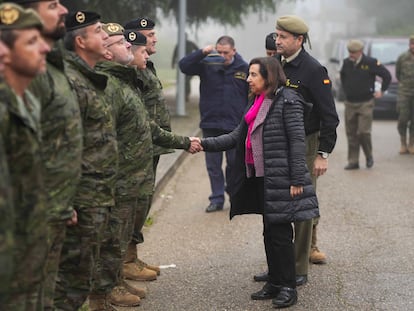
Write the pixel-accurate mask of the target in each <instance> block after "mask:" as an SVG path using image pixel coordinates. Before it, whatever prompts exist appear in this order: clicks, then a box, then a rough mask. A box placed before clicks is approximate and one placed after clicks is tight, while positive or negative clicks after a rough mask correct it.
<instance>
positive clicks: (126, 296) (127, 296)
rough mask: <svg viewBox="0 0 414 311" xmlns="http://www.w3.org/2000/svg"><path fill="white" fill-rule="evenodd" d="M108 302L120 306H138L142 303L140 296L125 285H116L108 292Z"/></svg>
mask: <svg viewBox="0 0 414 311" xmlns="http://www.w3.org/2000/svg"><path fill="white" fill-rule="evenodd" d="M108 302H109V303H111V304H113V305H116V306H120V307H136V306H139V305H140V303H141V299H140V298H139V297H138V296H135V295H133V294H131V293H130V292H129V291H128V290H127V289H126V288H125V287H124V286H122V285H118V286H115V287H114V288H113V289H112V291H111V292H110V293H109V294H108Z"/></svg>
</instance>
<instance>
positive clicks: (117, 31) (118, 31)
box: [102, 23, 124, 36]
mask: <svg viewBox="0 0 414 311" xmlns="http://www.w3.org/2000/svg"><path fill="white" fill-rule="evenodd" d="M102 29H103V30H104V31H105V32H106V33H107V34H108V35H109V36H117V35H118V36H119V35H123V34H124V27H122V26H121V25H119V24H117V23H107V24H104V25H102Z"/></svg>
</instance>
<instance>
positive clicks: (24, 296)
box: [0, 223, 48, 311]
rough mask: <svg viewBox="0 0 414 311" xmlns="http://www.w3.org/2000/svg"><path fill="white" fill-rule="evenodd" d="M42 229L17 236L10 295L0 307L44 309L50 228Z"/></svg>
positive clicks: (15, 310) (25, 310)
mask: <svg viewBox="0 0 414 311" xmlns="http://www.w3.org/2000/svg"><path fill="white" fill-rule="evenodd" d="M38 231H39V232H34V231H32V232H30V233H29V234H26V235H17V234H16V236H15V247H14V249H15V250H14V251H15V252H14V254H15V255H14V256H13V257H14V264H15V269H14V271H13V274H12V282H11V283H12V284H11V286H10V296H9V299H8V301H7V302H5V303H4V305H1V306H0V310H10V311H43V309H44V308H43V292H42V286H41V284H42V282H43V281H44V277H45V265H46V257H47V252H48V243H47V237H48V227H47V226H46V223H45V224H44V226H43V228H39V230H38Z"/></svg>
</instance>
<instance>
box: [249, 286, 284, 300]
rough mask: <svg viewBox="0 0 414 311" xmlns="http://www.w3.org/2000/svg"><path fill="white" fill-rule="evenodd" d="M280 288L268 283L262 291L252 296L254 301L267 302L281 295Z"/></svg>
mask: <svg viewBox="0 0 414 311" xmlns="http://www.w3.org/2000/svg"><path fill="white" fill-rule="evenodd" d="M280 288H281V287H280V286H276V285H273V284H270V283H266V284H265V285H264V286H263V288H262V289H261V290H259V291H258V292H256V293H253V294H251V296H250V297H251V298H252V299H253V300H266V299H273V298H276V296H277V295H278V294H279V291H280Z"/></svg>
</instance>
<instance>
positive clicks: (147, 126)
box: [96, 61, 191, 196]
mask: <svg viewBox="0 0 414 311" xmlns="http://www.w3.org/2000/svg"><path fill="white" fill-rule="evenodd" d="M96 69H97V70H98V71H102V72H105V73H106V74H108V75H109V82H108V84H111V85H114V87H115V89H116V90H117V92H116V93H114V98H113V99H112V105H113V107H114V111H115V120H116V128H117V140H118V144H119V152H120V160H119V164H120V172H119V175H118V176H119V178H117V180H118V181H117V193H120V194H121V193H125V195H126V196H128V195H133V194H136V190H135V188H136V187H137V186H138V185H141V186H140V187H139V188H140V189H139V192H140V193H146V194H148V193H152V189H153V180H154V177H153V172H152V161H153V160H152V157H153V153H152V151H153V149H152V145H153V143H155V144H158V145H161V146H163V147H167V148H174V149H189V148H190V144H191V142H190V139H189V138H188V137H183V136H178V135H175V134H173V133H171V132H169V131H165V130H163V129H162V128H160V127H159V126H158V125H157V124H156V123H155V122H154V121H152V120H150V118H149V116H148V113H147V111H146V109H145V106H144V105H143V103H142V100H141V96H140V91H139V89H137V88H136V87H135V85H137V84H138V83H139V82H138V81H136V80H137V75H136V71H135V69H134V68H132V67H128V66H123V65H121V64H118V63H115V62H108V61H107V62H101V63H99V64H98V65H97V66H96ZM107 94H108V92H107ZM148 181H151V183H150V184H149V183H148ZM128 189H129V190H128Z"/></svg>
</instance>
